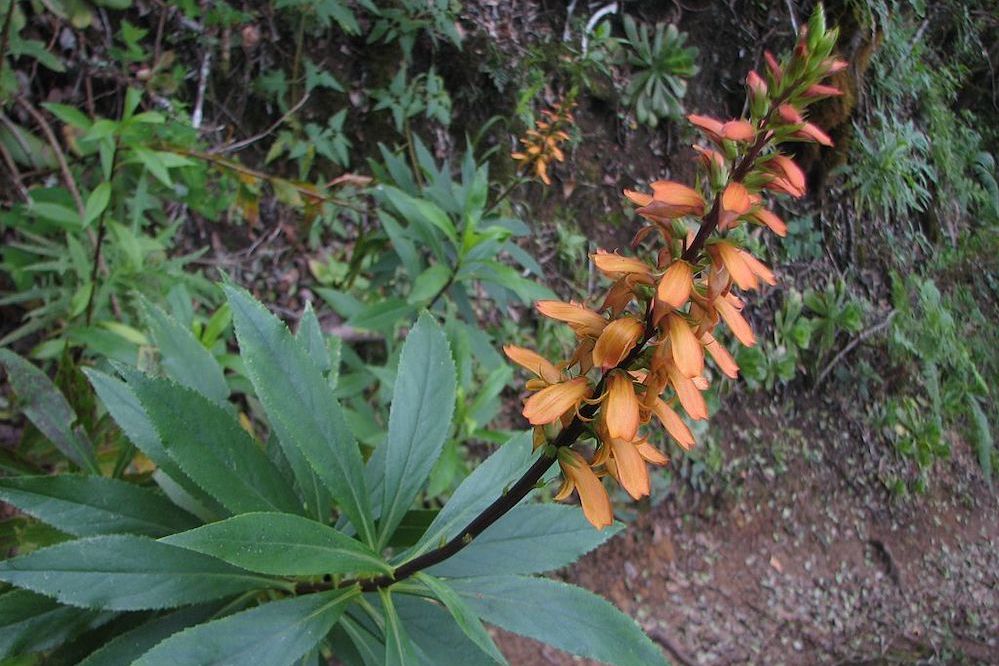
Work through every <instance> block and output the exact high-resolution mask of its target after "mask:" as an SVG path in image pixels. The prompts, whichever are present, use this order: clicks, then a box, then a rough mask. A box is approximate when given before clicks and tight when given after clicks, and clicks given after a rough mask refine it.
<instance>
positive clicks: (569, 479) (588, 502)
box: [555, 447, 614, 530]
mask: <svg viewBox="0 0 999 666" xmlns="http://www.w3.org/2000/svg"><path fill="white" fill-rule="evenodd" d="M558 465H559V467H561V468H562V474H563V475H564V476H565V481H564V482H563V483H562V487H561V488H560V489H559V491H558V493H557V494H556V495H555V499H556V500H559V501H561V500H564V499H565V498H566V497H568V496H569V494H570V493H572V491H573V490H576V491H577V492H579V503H580V504H582V505H583V515H584V516H586V519H587V520H588V521H590V524H592V525H593V526H594V527H596V528H597V529H598V530H602V529H603V528H605V527H607V526H608V525H611V524H613V522H614V514H613V512H612V510H611V503H610V497H608V496H607V490H606V489H605V488H604V484H602V483H601V482H600V479H598V478H597V475H596V474H594V473H593V470H592V469H590V465H589V463H587V462H586V459H585V458H583V456H581V455H580V454H578V453H576V452H575V451H573V450H572V449H570V448H568V447H561V448H560V449H559V450H558Z"/></svg>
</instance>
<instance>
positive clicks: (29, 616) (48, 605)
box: [0, 590, 105, 663]
mask: <svg viewBox="0 0 999 666" xmlns="http://www.w3.org/2000/svg"><path fill="white" fill-rule="evenodd" d="M103 615H105V614H103V613H101V612H100V611H93V610H87V609H83V608H70V607H67V606H61V605H60V604H59V603H58V602H56V601H55V600H53V599H50V598H48V597H46V596H42V595H40V594H35V593H34V592H29V591H27V590H9V591H7V592H5V593H4V594H2V595H0V659H6V658H7V657H11V656H14V655H17V654H27V653H32V652H41V651H43V650H47V649H49V648H52V647H54V646H56V645H59V644H60V643H62V642H63V641H64V640H67V639H69V638H71V637H72V636H74V635H76V634H77V633H79V632H81V631H84V630H86V629H87V628H89V626H90V625H91V624H93V623H94V622H95V620H96V619H97V618H99V617H101V616H103ZM4 663H6V662H4Z"/></svg>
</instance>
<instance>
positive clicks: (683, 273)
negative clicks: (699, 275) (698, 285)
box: [656, 261, 694, 309]
mask: <svg viewBox="0 0 999 666" xmlns="http://www.w3.org/2000/svg"><path fill="white" fill-rule="evenodd" d="M693 286H694V269H693V268H692V267H691V266H690V264H688V263H687V262H686V261H674V262H673V263H672V264H670V267H669V268H667V269H666V272H665V273H663V276H662V278H661V279H660V280H659V287H658V288H657V289H656V298H658V299H659V300H660V301H662V302H663V303H665V304H666V305H668V306H670V307H671V308H674V309H676V308H681V307H683V304H684V303H686V302H687V299H688V298H690V290H691V289H692V288H693Z"/></svg>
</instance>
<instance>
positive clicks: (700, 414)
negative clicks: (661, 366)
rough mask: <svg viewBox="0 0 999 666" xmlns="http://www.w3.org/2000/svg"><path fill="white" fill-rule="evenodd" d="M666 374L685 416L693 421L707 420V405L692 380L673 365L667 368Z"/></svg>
mask: <svg viewBox="0 0 999 666" xmlns="http://www.w3.org/2000/svg"><path fill="white" fill-rule="evenodd" d="M666 372H667V373H668V374H669V382H670V384H672V385H673V390H674V391H676V397H677V398H678V399H679V400H680V404H681V405H683V408H684V409H685V410H686V411H687V415H688V416H690V418H692V419H694V420H695V421H701V420H704V419H706V418H708V405H707V403H706V402H704V396H702V395H701V392H700V391H699V390H698V389H697V386H696V385H695V384H694V382H693V380H692V379H690V377H688V376H686V375H685V374H683V373H682V372H680V369H679V368H677V367H676V366H675V365H669V366H667V367H666Z"/></svg>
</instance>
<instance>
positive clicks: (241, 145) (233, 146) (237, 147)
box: [208, 93, 310, 154]
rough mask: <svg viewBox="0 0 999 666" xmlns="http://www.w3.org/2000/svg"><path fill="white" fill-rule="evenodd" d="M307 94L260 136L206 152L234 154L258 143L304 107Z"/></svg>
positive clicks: (307, 98) (307, 97)
mask: <svg viewBox="0 0 999 666" xmlns="http://www.w3.org/2000/svg"><path fill="white" fill-rule="evenodd" d="M309 94H310V93H305V94H304V95H302V98H301V99H300V100H298V101H297V102H295V106H293V107H291V108H290V109H288V111H287V112H286V113H285V114H284V115H283V116H281V117H280V118H278V119H277V121H275V122H274V123H273V124H272V125H271V126H270V127H268V128H267V129H265V130H264V131H263V132H261V133H260V134H254V135H253V136H251V137H250V138H248V139H243V140H242V141H236V142H234V143H230V144H228V145H225V146H219V147H218V148H212V149H211V150H209V151H208V152H209V153H210V154H222V153H233V152H236V151H237V150H242V149H243V148H246V147H247V146H249V145H251V144H254V143H256V142H257V141H260V140H261V139H265V138H267V137H268V136H269V135H271V134H273V133H274V132H275V131H276V130H277V128H279V127H281V125H283V124H284V123H285V121H286V120H288V118H291V117H292V116H293V115H295V113H297V112H298V110H299V109H301V108H302V107H303V106H305V103H306V102H308V101H309Z"/></svg>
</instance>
